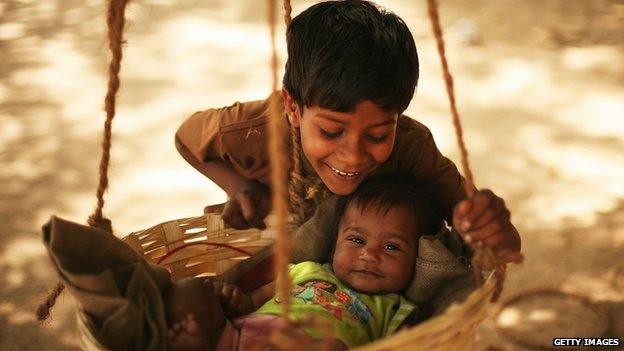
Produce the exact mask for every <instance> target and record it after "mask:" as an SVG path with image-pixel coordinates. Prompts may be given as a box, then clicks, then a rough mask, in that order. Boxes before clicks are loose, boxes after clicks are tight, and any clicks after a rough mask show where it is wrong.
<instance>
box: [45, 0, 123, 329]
mask: <svg viewBox="0 0 624 351" xmlns="http://www.w3.org/2000/svg"><path fill="white" fill-rule="evenodd" d="M128 1H129V0H110V2H109V3H108V11H107V16H106V24H107V26H108V48H109V49H110V51H111V56H112V57H111V61H110V64H109V67H108V91H107V93H106V98H105V99H104V107H105V110H106V121H105V122H104V137H103V140H102V158H101V160H100V166H99V174H100V180H99V184H98V188H97V191H96V197H97V205H96V207H95V210H94V211H93V214H91V215H90V216H89V218H88V219H87V223H88V224H89V225H90V226H91V227H95V228H98V229H101V230H104V231H106V232H108V233H111V234H112V233H113V226H112V223H111V221H110V219H108V218H106V217H104V216H103V214H102V209H103V208H104V192H106V189H107V188H108V164H109V161H110V149H111V135H112V132H111V129H112V124H113V118H114V117H115V102H116V95H117V91H118V90H119V71H120V69H121V58H122V44H123V43H124V41H123V30H124V26H125V22H126V20H125V17H124V14H125V11H126V5H127V4H128ZM64 288H65V286H64V285H63V283H61V282H59V283H57V285H56V286H55V287H54V289H53V290H52V292H50V293H49V294H48V297H47V298H46V300H45V301H44V302H43V303H42V304H41V305H39V308H37V319H38V320H39V321H44V320H46V319H47V318H48V317H49V316H50V309H51V308H52V306H54V304H55V302H56V298H57V297H58V296H59V295H60V294H61V293H62V292H63V289H64Z"/></svg>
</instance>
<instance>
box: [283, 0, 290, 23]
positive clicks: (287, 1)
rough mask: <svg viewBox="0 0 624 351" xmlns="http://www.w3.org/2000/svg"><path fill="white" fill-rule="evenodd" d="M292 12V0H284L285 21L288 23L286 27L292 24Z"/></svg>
mask: <svg viewBox="0 0 624 351" xmlns="http://www.w3.org/2000/svg"><path fill="white" fill-rule="evenodd" d="M291 13H292V6H290V0H284V23H286V28H288V26H290V21H292V17H291Z"/></svg>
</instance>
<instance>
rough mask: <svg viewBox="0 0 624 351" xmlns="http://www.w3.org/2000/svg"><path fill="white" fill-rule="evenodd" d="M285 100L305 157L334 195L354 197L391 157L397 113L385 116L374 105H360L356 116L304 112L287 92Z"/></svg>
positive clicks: (317, 109) (318, 110) (325, 111)
mask: <svg viewBox="0 0 624 351" xmlns="http://www.w3.org/2000/svg"><path fill="white" fill-rule="evenodd" d="M284 92H285V90H284ZM284 97H285V99H284V101H285V103H286V109H287V112H288V115H289V120H290V123H291V125H293V126H294V127H296V128H299V130H300V133H301V147H302V148H303V153H304V154H305V156H306V158H307V159H308V161H309V162H310V164H311V165H312V167H313V168H314V170H315V171H316V173H317V174H318V176H319V177H320V178H321V180H322V181H323V183H324V184H325V185H326V186H327V188H328V189H329V190H330V191H331V192H332V193H334V194H339V195H348V194H350V193H352V192H353V191H355V189H357V187H358V186H359V185H360V183H361V182H362V181H363V180H364V179H366V177H367V176H368V175H369V174H370V173H371V172H372V171H373V170H374V169H375V168H377V167H378V166H379V165H380V164H382V163H383V162H384V161H386V160H387V159H388V157H390V153H391V152H392V147H393V146H394V137H395V132H396V124H397V117H398V115H397V114H396V113H388V112H385V111H383V110H381V109H380V108H379V107H378V106H377V105H375V104H374V103H373V102H371V101H362V102H360V103H359V104H358V105H357V106H356V109H355V111H353V112H335V111H331V110H328V109H324V108H321V107H318V106H312V107H305V108H304V109H303V111H301V110H300V109H298V108H296V104H295V103H294V102H293V101H292V99H291V98H290V96H289V95H288V93H287V92H285V93H284Z"/></svg>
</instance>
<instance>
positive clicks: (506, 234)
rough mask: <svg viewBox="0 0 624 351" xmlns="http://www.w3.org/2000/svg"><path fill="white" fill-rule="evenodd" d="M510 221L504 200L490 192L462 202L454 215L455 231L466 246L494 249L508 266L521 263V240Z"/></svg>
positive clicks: (478, 194)
mask: <svg viewBox="0 0 624 351" xmlns="http://www.w3.org/2000/svg"><path fill="white" fill-rule="evenodd" d="M510 219H511V213H510V212H509V210H508V209H507V207H506V206H505V202H504V201H503V199H501V198H500V197H498V196H496V195H495V194H494V193H493V192H492V191H491V190H489V189H483V190H480V191H479V192H477V193H476V194H475V196H474V197H473V198H472V199H467V200H463V201H460V202H459V203H458V204H457V205H456V206H455V210H454V211H453V227H455V229H456V230H457V231H458V232H459V234H460V235H461V236H462V237H463V238H464V240H465V241H466V243H468V244H470V245H472V246H481V245H485V246H489V247H492V248H493V249H494V250H495V251H496V252H497V253H498V256H499V257H501V258H502V259H503V260H504V261H505V262H515V263H519V262H520V261H522V255H520V236H519V235H518V231H517V230H516V228H515V227H514V226H513V224H511V221H510Z"/></svg>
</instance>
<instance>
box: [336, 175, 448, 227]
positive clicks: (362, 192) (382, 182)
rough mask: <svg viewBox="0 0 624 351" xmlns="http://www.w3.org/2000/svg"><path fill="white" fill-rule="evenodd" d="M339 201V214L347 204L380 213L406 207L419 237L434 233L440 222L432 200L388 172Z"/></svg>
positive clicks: (417, 186) (406, 180)
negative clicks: (414, 218)
mask: <svg viewBox="0 0 624 351" xmlns="http://www.w3.org/2000/svg"><path fill="white" fill-rule="evenodd" d="M343 201H344V202H343V204H341V205H342V206H344V207H343V208H341V210H342V213H343V214H344V210H345V209H346V208H347V206H349V204H354V205H356V206H357V207H358V208H359V210H360V211H364V210H365V209H367V208H371V207H372V208H375V209H376V210H378V211H380V212H381V213H383V214H386V213H387V212H388V211H389V210H390V209H391V208H392V207H395V206H401V207H404V208H407V209H408V210H410V211H411V212H412V213H413V215H414V216H415V217H416V219H417V223H419V231H420V232H419V233H417V234H419V235H432V234H435V233H437V232H438V231H440V229H441V227H442V223H443V217H442V211H440V209H439V206H438V205H437V202H436V200H435V199H434V198H433V197H432V196H431V195H430V194H428V193H427V192H425V191H424V190H423V187H422V186H421V185H420V184H418V183H417V182H416V181H415V180H414V179H413V178H411V177H409V176H407V175H402V174H395V173H391V174H386V175H382V176H377V177H375V178H369V179H367V180H365V181H364V182H363V183H362V184H361V185H360V186H359V187H358V188H357V190H356V191H355V192H353V193H352V194H350V195H348V196H346V197H345V199H344V200H343Z"/></svg>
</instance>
